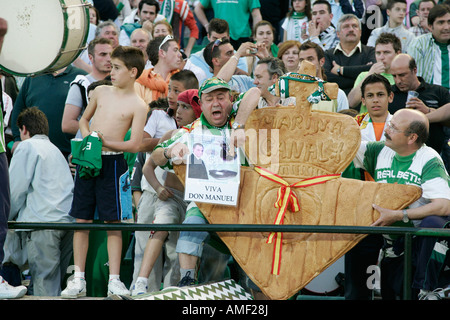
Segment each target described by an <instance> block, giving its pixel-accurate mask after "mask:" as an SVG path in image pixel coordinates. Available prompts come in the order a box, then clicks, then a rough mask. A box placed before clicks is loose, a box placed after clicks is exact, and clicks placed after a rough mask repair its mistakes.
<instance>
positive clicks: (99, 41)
mask: <svg viewBox="0 0 450 320" xmlns="http://www.w3.org/2000/svg"><path fill="white" fill-rule="evenodd" d="M98 44H109V45H110V46H111V47H112V46H113V43H112V41H111V39H107V38H94V39H92V41H91V42H89V44H88V54H90V55H91V56H94V53H95V46H96V45H98Z"/></svg>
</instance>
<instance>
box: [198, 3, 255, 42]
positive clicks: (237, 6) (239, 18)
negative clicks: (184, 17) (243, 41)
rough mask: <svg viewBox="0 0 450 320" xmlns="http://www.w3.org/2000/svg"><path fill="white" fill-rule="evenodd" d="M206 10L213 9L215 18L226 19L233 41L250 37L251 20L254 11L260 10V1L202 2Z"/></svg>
mask: <svg viewBox="0 0 450 320" xmlns="http://www.w3.org/2000/svg"><path fill="white" fill-rule="evenodd" d="M200 3H201V4H202V5H203V7H205V9H208V8H212V9H213V11H214V17H215V18H218V19H224V20H226V21H227V22H228V25H229V26H230V37H231V39H234V40H237V39H239V38H244V37H250V36H251V35H252V30H251V28H250V24H249V19H250V15H251V12H252V11H253V9H256V8H260V7H261V4H260V3H259V0H226V1H223V0H222V1H217V0H200Z"/></svg>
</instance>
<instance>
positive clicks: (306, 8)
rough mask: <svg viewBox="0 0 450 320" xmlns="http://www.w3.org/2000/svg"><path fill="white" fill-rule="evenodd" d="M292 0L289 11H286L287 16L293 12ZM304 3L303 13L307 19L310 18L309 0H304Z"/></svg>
mask: <svg viewBox="0 0 450 320" xmlns="http://www.w3.org/2000/svg"><path fill="white" fill-rule="evenodd" d="M293 2H294V0H291V5H290V7H291V9H290V10H289V12H288V13H287V17H288V18H289V17H291V16H292V15H293V14H294V5H293ZM305 2H306V4H305V15H306V17H307V18H308V20H311V0H305Z"/></svg>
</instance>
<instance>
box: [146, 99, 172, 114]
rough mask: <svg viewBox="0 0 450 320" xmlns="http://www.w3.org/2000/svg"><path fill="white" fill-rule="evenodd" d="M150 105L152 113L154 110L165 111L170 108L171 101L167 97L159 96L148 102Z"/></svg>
mask: <svg viewBox="0 0 450 320" xmlns="http://www.w3.org/2000/svg"><path fill="white" fill-rule="evenodd" d="M148 106H149V108H150V113H151V112H152V111H153V110H164V111H167V109H168V108H169V101H168V100H167V98H158V99H156V100H152V101H151V102H150V103H149V104H148Z"/></svg>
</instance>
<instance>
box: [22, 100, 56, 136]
mask: <svg viewBox="0 0 450 320" xmlns="http://www.w3.org/2000/svg"><path fill="white" fill-rule="evenodd" d="M17 126H18V127H19V129H22V127H23V126H25V128H26V129H27V130H28V132H29V133H30V137H32V136H34V135H36V134H45V135H46V136H48V130H49V129H48V120H47V116H46V115H45V113H44V112H42V111H41V110H39V108H38V107H31V108H26V109H25V110H23V111H22V112H21V113H20V114H19V116H18V118H17Z"/></svg>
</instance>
